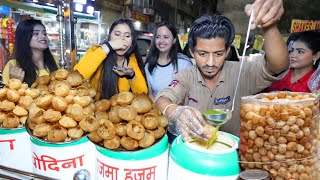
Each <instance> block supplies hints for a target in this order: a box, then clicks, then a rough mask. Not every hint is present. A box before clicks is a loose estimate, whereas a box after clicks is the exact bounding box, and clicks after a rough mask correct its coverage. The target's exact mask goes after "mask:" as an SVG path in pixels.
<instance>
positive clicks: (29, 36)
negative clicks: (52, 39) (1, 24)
mask: <svg viewBox="0 0 320 180" xmlns="http://www.w3.org/2000/svg"><path fill="white" fill-rule="evenodd" d="M48 44H49V39H48V36H47V32H46V28H45V26H44V25H43V24H42V23H41V21H40V20H35V19H27V20H24V21H21V22H19V24H18V26H17V29H16V33H15V43H14V53H15V54H14V55H15V59H12V60H10V61H8V63H7V64H6V66H5V68H4V70H3V72H2V80H3V83H4V84H7V83H8V81H9V79H11V78H16V79H19V80H21V81H23V82H26V83H27V84H28V85H29V86H31V84H32V83H34V82H35V80H36V79H37V77H39V76H43V75H49V74H50V73H51V72H53V71H55V70H57V69H58V66H57V64H56V61H55V60H54V58H53V56H52V54H51V52H50V49H49V46H48Z"/></svg>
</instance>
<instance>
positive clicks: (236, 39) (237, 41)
mask: <svg viewBox="0 0 320 180" xmlns="http://www.w3.org/2000/svg"><path fill="white" fill-rule="evenodd" d="M232 44H233V45H234V46H235V47H236V48H237V49H240V44H241V35H235V36H234V40H233V42H232Z"/></svg>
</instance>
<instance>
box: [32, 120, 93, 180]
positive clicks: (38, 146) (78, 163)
mask: <svg viewBox="0 0 320 180" xmlns="http://www.w3.org/2000/svg"><path fill="white" fill-rule="evenodd" d="M29 120H30V119H28V120H27V126H26V129H27V132H28V133H29V134H30V136H29V138H30V140H31V154H30V157H31V159H32V165H31V167H32V169H33V172H34V173H36V174H40V175H43V176H47V177H51V178H55V179H74V177H75V176H76V175H77V174H79V173H82V176H85V177H86V178H87V179H88V178H91V179H95V166H94V162H95V146H94V144H93V143H91V141H90V140H89V139H88V138H87V136H86V134H85V135H83V136H82V137H80V138H79V139H71V138H70V137H67V138H65V137H64V138H65V140H64V141H60V142H52V139H50V141H48V139H49V136H50V135H49V134H51V136H53V138H57V139H58V138H60V136H61V135H62V134H65V133H66V132H64V131H66V130H65V129H63V127H61V126H59V125H54V127H52V128H51V130H50V131H51V132H48V136H46V137H38V136H35V135H34V133H35V132H36V131H37V130H36V129H33V130H32V129H31V128H30V127H29V123H28V121H29ZM42 128H43V127H42ZM62 129H63V130H62ZM53 130H54V131H55V132H53ZM36 133H39V132H38V131H37V132H36ZM37 135H38V134H37ZM51 138H52V137H51ZM83 172H85V173H83Z"/></svg>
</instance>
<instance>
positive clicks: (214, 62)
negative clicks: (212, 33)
mask: <svg viewBox="0 0 320 180" xmlns="http://www.w3.org/2000/svg"><path fill="white" fill-rule="evenodd" d="M196 41H197V43H196V44H197V45H196V46H195V48H194V52H191V55H192V56H193V58H194V59H195V60H196V64H197V66H198V68H199V69H200V71H201V74H202V76H203V78H205V79H212V78H214V77H215V75H217V73H218V72H219V71H220V70H221V69H222V66H223V64H224V61H225V58H226V57H227V55H228V53H229V50H230V48H228V49H226V47H225V43H226V41H225V39H223V38H212V39H201V38H198V39H197V40H196Z"/></svg>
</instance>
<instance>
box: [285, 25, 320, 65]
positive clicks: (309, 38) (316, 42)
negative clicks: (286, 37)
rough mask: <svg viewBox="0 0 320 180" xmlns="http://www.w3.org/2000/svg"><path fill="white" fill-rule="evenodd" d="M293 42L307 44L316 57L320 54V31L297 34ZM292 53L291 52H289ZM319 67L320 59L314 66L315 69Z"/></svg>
mask: <svg viewBox="0 0 320 180" xmlns="http://www.w3.org/2000/svg"><path fill="white" fill-rule="evenodd" d="M292 41H294V42H295V41H300V42H302V43H304V44H305V46H307V47H308V48H309V49H310V50H311V51H312V54H313V55H315V54H317V53H318V52H320V32H319V31H303V32H299V33H296V34H295V35H294V38H292ZM289 51H290V50H289ZM318 65H319V59H317V61H316V63H315V64H314V65H313V67H314V68H317V67H318Z"/></svg>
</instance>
